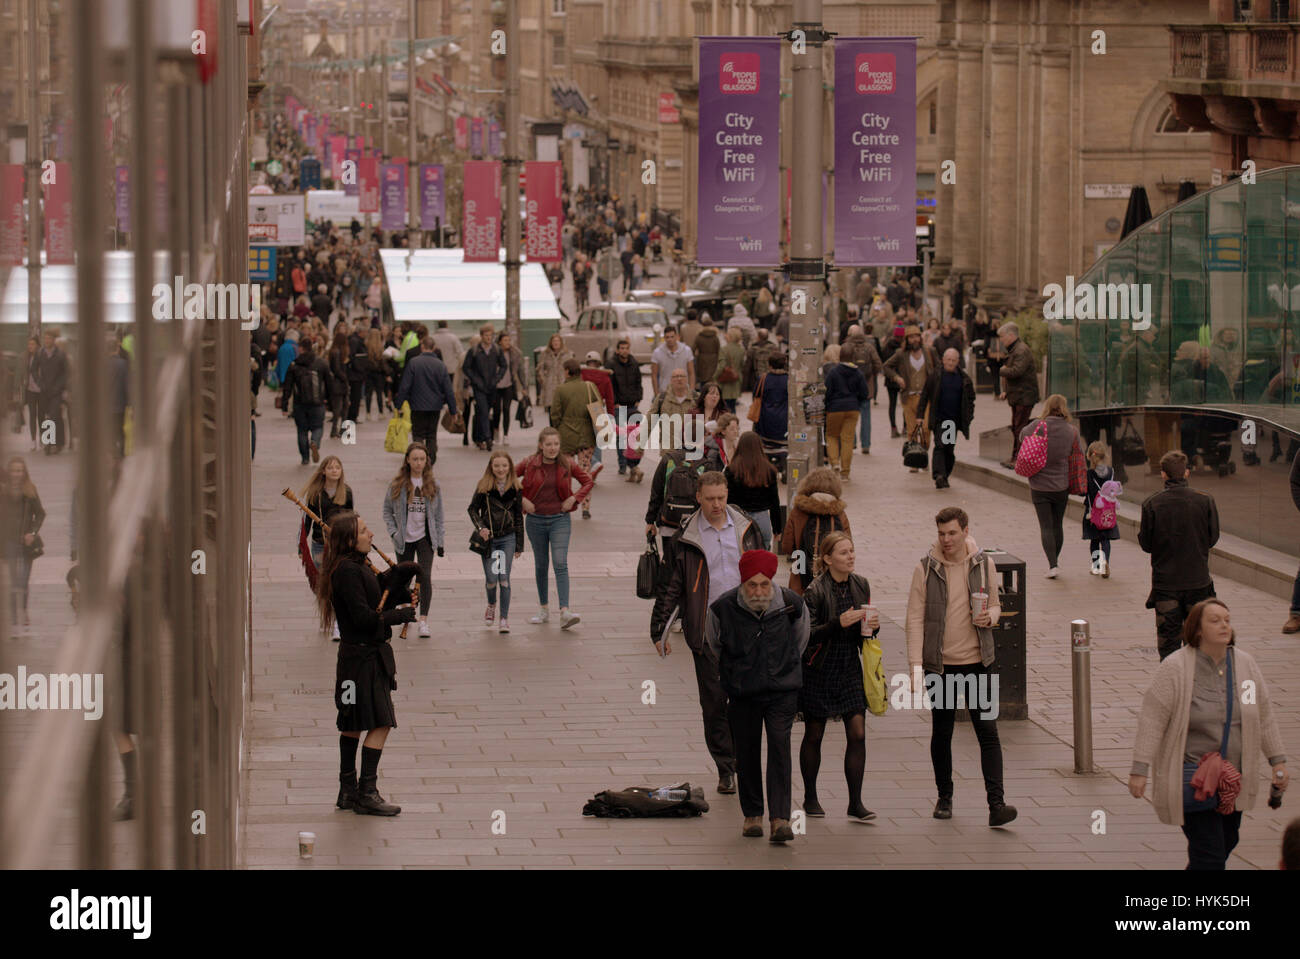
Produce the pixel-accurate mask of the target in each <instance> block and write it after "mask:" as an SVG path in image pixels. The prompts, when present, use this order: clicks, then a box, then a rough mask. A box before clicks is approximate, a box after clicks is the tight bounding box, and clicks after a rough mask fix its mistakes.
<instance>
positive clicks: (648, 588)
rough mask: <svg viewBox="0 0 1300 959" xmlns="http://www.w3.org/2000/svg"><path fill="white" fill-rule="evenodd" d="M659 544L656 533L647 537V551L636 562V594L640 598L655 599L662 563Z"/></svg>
mask: <svg viewBox="0 0 1300 959" xmlns="http://www.w3.org/2000/svg"><path fill="white" fill-rule="evenodd" d="M662 563H663V560H662V559H661V558H660V556H659V546H658V544H657V543H656V542H655V537H654V534H653V533H651V534H650V535H649V536H647V537H646V548H645V552H644V553H642V554H641V558H640V559H639V560H637V564H636V595H637V597H638V598H639V599H654V598H655V586H656V584H657V583H658V582H659V575H660V569H659V567H660V565H661V564H662Z"/></svg>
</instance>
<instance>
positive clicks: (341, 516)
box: [316, 509, 357, 630]
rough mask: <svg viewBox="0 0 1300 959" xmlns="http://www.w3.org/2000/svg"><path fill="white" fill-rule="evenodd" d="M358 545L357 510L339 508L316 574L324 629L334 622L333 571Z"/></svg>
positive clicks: (332, 517) (318, 603) (321, 621)
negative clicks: (318, 571)
mask: <svg viewBox="0 0 1300 959" xmlns="http://www.w3.org/2000/svg"><path fill="white" fill-rule="evenodd" d="M356 548H357V514H356V513H354V512H352V510H350V509H349V510H340V511H339V512H337V513H335V514H334V515H333V516H331V517H330V528H329V532H328V533H326V534H325V554H324V555H323V556H322V557H321V565H320V573H319V574H318V575H317V577H316V605H317V607H318V608H319V609H320V625H321V629H323V630H328V629H330V628H332V627H333V625H334V619H335V616H334V586H333V582H332V581H333V579H334V571H335V570H336V569H338V568H339V564H340V563H342V562H343V559H344V557H345V556H347V555H348V554H349V553H353V552H355V551H356Z"/></svg>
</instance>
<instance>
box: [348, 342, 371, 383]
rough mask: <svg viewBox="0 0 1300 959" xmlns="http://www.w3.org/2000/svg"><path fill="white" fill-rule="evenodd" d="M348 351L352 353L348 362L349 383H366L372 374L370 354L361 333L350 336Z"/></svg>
mask: <svg viewBox="0 0 1300 959" xmlns="http://www.w3.org/2000/svg"><path fill="white" fill-rule="evenodd" d="M348 349H349V350H350V351H351V353H352V358H351V360H349V361H348V382H350V383H364V382H365V380H366V374H367V373H369V372H370V354H369V353H368V352H367V351H366V339H365V337H364V336H362V335H361V334H360V333H351V334H349V335H348Z"/></svg>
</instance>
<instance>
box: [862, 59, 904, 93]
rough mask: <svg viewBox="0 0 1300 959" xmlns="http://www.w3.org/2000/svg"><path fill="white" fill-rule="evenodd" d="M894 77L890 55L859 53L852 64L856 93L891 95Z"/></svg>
mask: <svg viewBox="0 0 1300 959" xmlns="http://www.w3.org/2000/svg"><path fill="white" fill-rule="evenodd" d="M894 76H895V74H894V55H893V54H892V53H859V54H858V56H857V60H856V61H855V62H854V66H853V78H854V89H855V90H856V91H857V92H858V93H893V92H894Z"/></svg>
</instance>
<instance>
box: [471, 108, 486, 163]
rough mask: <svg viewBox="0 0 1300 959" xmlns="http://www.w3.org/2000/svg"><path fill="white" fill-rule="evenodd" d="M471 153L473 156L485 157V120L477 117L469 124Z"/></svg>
mask: <svg viewBox="0 0 1300 959" xmlns="http://www.w3.org/2000/svg"><path fill="white" fill-rule="evenodd" d="M469 152H470V154H471V155H472V156H476V157H477V156H482V155H483V118H482V117H475V118H474V119H473V120H471V121H470V122H469Z"/></svg>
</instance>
